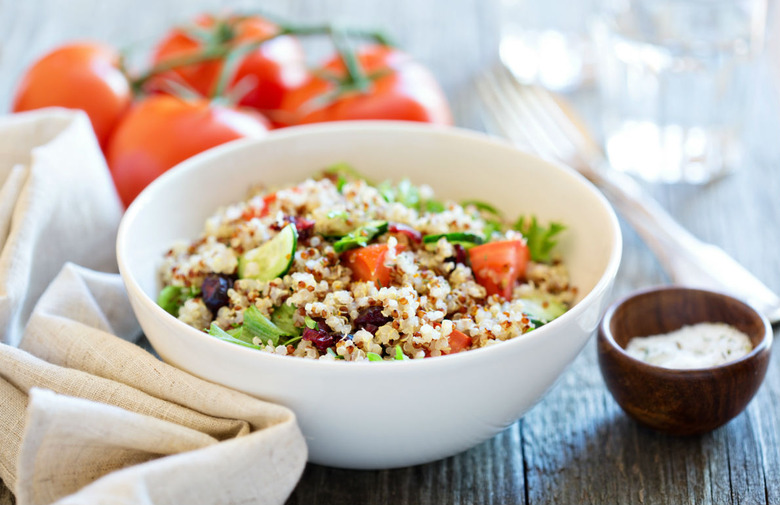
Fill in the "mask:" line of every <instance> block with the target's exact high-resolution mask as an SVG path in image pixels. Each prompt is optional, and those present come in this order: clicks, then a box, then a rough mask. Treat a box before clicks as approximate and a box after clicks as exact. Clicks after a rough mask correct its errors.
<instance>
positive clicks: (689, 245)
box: [477, 65, 780, 323]
mask: <svg viewBox="0 0 780 505" xmlns="http://www.w3.org/2000/svg"><path fill="white" fill-rule="evenodd" d="M477 90H478V94H479V95H480V97H481V99H482V101H483V103H484V106H485V111H486V112H488V113H489V116H488V120H489V123H490V124H491V125H492V126H494V127H495V129H496V132H497V133H500V134H502V135H503V136H504V137H506V138H507V139H508V140H510V141H511V142H513V143H515V144H517V145H519V146H520V147H524V148H525V149H526V150H528V151H531V152H534V153H536V154H537V155H539V156H540V157H542V158H545V159H548V160H551V161H554V162H558V163H563V164H565V165H568V166H571V167H572V168H574V169H575V170H577V171H579V172H580V173H581V174H582V175H584V176H585V177H586V178H588V179H589V180H590V181H591V182H593V183H594V184H595V185H596V186H597V187H598V188H599V189H601V190H602V192H603V193H604V195H605V196H606V197H607V199H608V200H609V201H610V202H611V203H612V205H613V206H614V207H615V208H616V210H617V211H618V212H619V213H620V214H621V215H622V216H623V218H624V219H625V220H626V221H627V222H628V223H629V224H630V225H631V226H632V227H633V228H634V229H635V230H636V231H637V233H638V234H639V236H640V237H642V240H643V241H644V242H645V243H646V244H647V246H648V247H649V248H650V250H651V251H653V253H654V254H655V255H656V257H657V258H658V260H659V261H660V262H661V265H662V266H663V267H664V270H665V271H666V273H667V274H668V276H669V278H670V279H671V281H672V282H673V283H675V284H681V285H686V286H692V287H701V288H705V289H713V290H717V291H723V292H728V293H731V294H734V295H735V296H737V297H739V298H742V299H743V300H745V301H747V302H748V303H750V304H751V305H753V306H754V307H755V308H756V309H758V310H759V311H761V312H762V313H763V314H764V315H765V316H766V317H767V318H768V319H769V320H770V321H771V322H772V323H776V322H780V297H778V296H777V295H776V294H775V293H774V292H772V290H770V289H769V288H768V287H767V286H766V285H764V283H762V282H761V281H760V280H759V279H757V278H756V277H755V276H754V275H753V274H751V273H750V272H749V271H748V270H746V269H745V268H744V267H743V266H742V265H740V264H739V263H737V261H736V260H734V259H733V258H732V257H731V256H729V255H728V254H726V252H725V251H723V250H722V249H720V248H719V247H717V246H714V245H712V244H708V243H705V242H702V241H701V240H699V239H697V238H696V237H694V236H693V235H691V233H690V232H688V231H687V230H686V229H685V228H683V227H682V226H681V225H680V224H679V223H677V221H675V220H674V219H673V218H672V217H671V216H670V215H669V214H668V213H667V212H666V211H665V210H664V209H663V207H661V205H660V204H659V203H658V202H657V201H656V200H654V199H653V198H652V197H651V196H650V195H649V194H647V193H646V192H645V191H644V190H643V189H642V187H641V186H640V185H639V184H638V183H637V182H636V181H635V180H634V179H633V178H632V177H630V176H628V175H626V174H624V173H621V172H617V171H615V170H610V169H609V167H608V165H607V160H606V157H605V156H604V153H603V151H602V149H601V147H600V146H599V145H598V144H597V143H596V141H595V140H594V139H593V138H592V137H591V136H590V134H589V133H588V131H587V128H586V127H585V125H584V123H583V122H582V121H581V120H580V119H579V118H578V117H577V115H576V114H575V113H574V111H573V110H572V109H571V108H570V107H569V106H568V105H567V104H566V103H565V102H564V101H563V100H562V99H561V98H560V97H557V96H555V95H553V94H552V93H550V92H549V91H547V90H545V89H543V88H541V87H538V86H533V85H526V84H522V83H520V82H518V81H517V79H515V77H514V76H513V75H512V73H511V72H510V71H509V70H508V69H507V68H506V67H505V66H503V65H498V66H497V67H495V68H494V69H492V70H491V71H489V72H486V73H485V74H484V75H482V76H481V77H480V79H479V80H478V82H477Z"/></svg>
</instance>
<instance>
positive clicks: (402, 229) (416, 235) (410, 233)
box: [387, 223, 422, 244]
mask: <svg viewBox="0 0 780 505" xmlns="http://www.w3.org/2000/svg"><path fill="white" fill-rule="evenodd" d="M387 231H388V232H390V233H400V234H402V235H406V236H407V237H409V240H411V241H412V242H414V243H415V244H419V243H421V242H422V233H420V232H419V231H417V230H415V229H414V228H412V227H411V226H409V225H407V224H403V223H390V224H388V225H387Z"/></svg>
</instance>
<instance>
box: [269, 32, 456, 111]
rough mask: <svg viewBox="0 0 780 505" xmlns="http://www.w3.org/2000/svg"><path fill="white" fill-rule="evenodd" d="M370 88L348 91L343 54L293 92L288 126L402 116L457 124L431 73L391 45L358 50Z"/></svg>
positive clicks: (286, 105) (288, 104) (286, 108)
mask: <svg viewBox="0 0 780 505" xmlns="http://www.w3.org/2000/svg"><path fill="white" fill-rule="evenodd" d="M357 61H358V63H359V65H360V67H361V69H362V71H363V72H364V74H365V78H366V79H367V81H366V87H365V89H363V90H360V89H349V87H346V88H344V89H342V88H340V85H342V86H343V85H344V84H345V83H346V80H347V77H348V72H347V68H346V66H345V64H344V62H343V60H342V58H341V57H340V56H336V57H334V58H333V59H331V60H330V61H328V62H327V63H326V64H325V65H324V66H323V68H322V69H320V71H319V72H316V73H315V75H313V76H312V77H311V78H310V80H309V81H308V82H307V83H306V84H305V85H304V86H302V87H300V88H298V89H295V90H292V91H291V92H290V93H289V94H287V96H286V98H285V100H284V102H283V104H282V109H283V112H284V114H285V117H283V118H282V117H280V118H279V119H281V120H282V121H283V122H285V123H286V124H303V123H316V122H322V121H339V120H350V119H397V120H407V121H423V122H428V123H436V124H452V113H451V112H450V107H449V104H448V103H447V99H446V97H445V96H444V93H443V92H442V90H441V87H440V86H439V84H438V82H437V81H436V79H435V78H434V77H433V75H432V74H431V72H430V71H429V70H428V69H427V68H425V67H424V66H423V65H421V64H420V63H418V62H416V61H414V60H413V59H412V58H411V57H410V56H409V55H407V54H405V53H403V52H401V51H399V50H398V49H395V48H393V47H390V46H385V45H369V46H366V47H364V48H362V49H361V50H360V51H358V53H357Z"/></svg>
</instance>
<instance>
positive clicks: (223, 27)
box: [129, 22, 394, 96]
mask: <svg viewBox="0 0 780 505" xmlns="http://www.w3.org/2000/svg"><path fill="white" fill-rule="evenodd" d="M277 26H278V27H279V30H278V31H277V32H276V33H274V34H272V35H270V36H268V37H265V38H263V39H258V40H255V41H252V42H248V43H245V44H240V45H234V44H233V38H234V35H235V31H234V27H233V26H230V25H229V24H228V23H218V24H217V27H216V30H217V32H216V33H214V34H213V38H212V39H211V40H212V41H213V43H211V44H205V45H204V48H203V50H201V51H198V52H195V53H192V54H185V55H183V56H179V57H174V58H170V59H167V60H163V61H161V62H159V63H157V64H155V65H154V66H152V68H150V69H149V70H147V71H146V72H144V73H142V74H141V75H139V76H138V77H135V78H130V79H129V80H130V84H131V86H132V89H133V92H134V93H136V94H137V93H140V92H141V91H142V90H143V87H144V85H146V83H148V82H149V80H150V79H152V78H153V77H155V76H157V75H159V74H163V73H166V72H170V71H171V70H175V69H177V68H179V67H186V66H189V65H195V64H198V63H203V62H207V61H214V60H221V59H225V60H226V61H225V65H224V67H223V70H222V72H220V76H219V80H218V81H217V85H216V86H215V88H214V92H213V93H212V96H220V95H221V94H222V93H224V92H225V90H226V89H227V87H228V85H229V84H230V80H231V77H232V76H233V74H234V73H235V71H236V69H237V67H238V64H239V62H240V61H241V58H242V57H243V56H245V55H246V54H248V53H250V52H252V51H254V50H255V49H257V48H259V47H260V46H261V45H262V44H264V43H265V42H268V41H269V40H271V39H274V38H276V37H280V36H282V35H295V36H303V37H306V36H314V35H328V36H330V37H331V39H332V40H333V44H334V46H335V47H336V50H337V52H338V53H339V55H340V57H341V59H342V60H343V61H344V65H345V66H346V67H347V75H348V77H347V80H346V82H345V83H344V84H345V85H346V87H348V88H349V89H358V90H365V89H366V88H367V87H368V85H369V84H370V80H369V79H368V78H367V77H366V76H365V73H364V72H363V70H362V68H360V65H359V63H358V61H357V58H356V57H355V53H354V51H352V49H351V48H349V46H348V44H347V39H348V38H349V37H357V38H364V39H369V40H372V41H374V42H376V43H378V44H381V45H387V46H393V45H394V44H393V42H392V41H391V40H390V38H389V37H388V36H387V35H386V34H384V33H383V32H381V31H378V30H368V29H362V28H351V27H334V26H333V25H331V24H326V25H293V24H289V23H285V22H279V23H277ZM201 36H202V35H201Z"/></svg>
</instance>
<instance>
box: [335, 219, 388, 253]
mask: <svg viewBox="0 0 780 505" xmlns="http://www.w3.org/2000/svg"><path fill="white" fill-rule="evenodd" d="M387 226H388V224H387V221H369V222H368V223H366V224H364V225H363V226H360V227H359V228H357V229H356V230H353V231H351V232H350V233H348V234H346V235H344V236H343V237H341V238H340V239H338V240H337V241H336V242H334V243H333V249H334V250H335V251H336V253H338V254H341V253H343V252H344V251H346V250H348V249H354V248H356V247H365V246H366V245H368V243H369V242H370V241H371V240H373V239H374V238H375V237H378V236H379V235H381V234H383V233H385V232H387Z"/></svg>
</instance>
